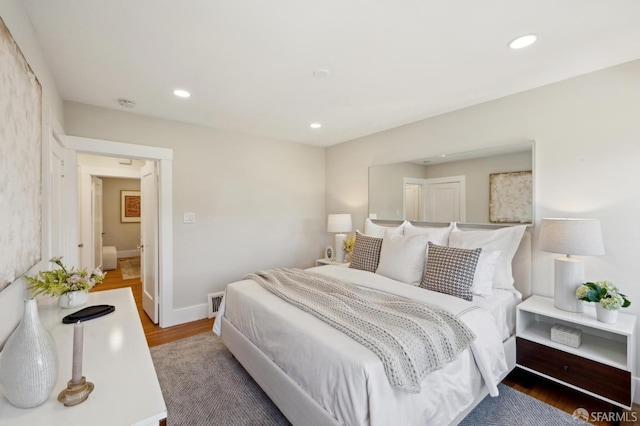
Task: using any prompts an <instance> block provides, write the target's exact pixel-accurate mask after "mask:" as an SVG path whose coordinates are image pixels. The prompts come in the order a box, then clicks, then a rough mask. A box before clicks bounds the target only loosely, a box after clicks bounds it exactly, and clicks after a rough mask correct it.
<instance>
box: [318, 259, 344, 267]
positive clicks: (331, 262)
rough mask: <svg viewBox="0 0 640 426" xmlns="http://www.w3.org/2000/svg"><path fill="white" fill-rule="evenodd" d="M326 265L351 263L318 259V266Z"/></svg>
mask: <svg viewBox="0 0 640 426" xmlns="http://www.w3.org/2000/svg"><path fill="white" fill-rule="evenodd" d="M325 265H337V266H349V263H345V262H336V261H333V260H329V259H316V266H325Z"/></svg>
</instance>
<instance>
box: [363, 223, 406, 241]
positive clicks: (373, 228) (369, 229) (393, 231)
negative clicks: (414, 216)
mask: <svg viewBox="0 0 640 426" xmlns="http://www.w3.org/2000/svg"><path fill="white" fill-rule="evenodd" d="M405 223H408V222H407V221H404V222H402V223H401V224H400V226H397V227H393V226H382V225H376V224H375V223H373V222H372V221H371V219H369V218H367V219H366V220H365V221H364V235H368V236H370V237H376V238H382V237H384V236H385V234H387V233H388V234H389V235H403V229H404V225H405Z"/></svg>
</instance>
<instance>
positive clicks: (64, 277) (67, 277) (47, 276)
mask: <svg viewBox="0 0 640 426" xmlns="http://www.w3.org/2000/svg"><path fill="white" fill-rule="evenodd" d="M49 262H52V263H55V264H56V265H58V266H59V267H60V269H54V270H53V271H40V272H38V274H37V275H36V276H33V277H29V276H25V278H26V279H27V282H28V283H29V285H28V286H27V288H28V289H29V290H31V292H32V294H33V296H34V297H35V296H38V295H40V294H47V295H51V296H62V295H63V294H65V293H69V292H70V291H77V290H89V289H90V288H92V287H93V286H95V285H96V284H99V283H101V282H102V280H103V279H104V277H105V275H107V274H106V272H102V271H101V270H100V269H94V270H93V272H91V273H90V274H89V273H88V272H87V270H86V268H85V269H83V270H82V271H80V270H78V269H76V268H71V269H67V268H65V266H64V265H63V264H62V257H54V258H52V259H50V260H49Z"/></svg>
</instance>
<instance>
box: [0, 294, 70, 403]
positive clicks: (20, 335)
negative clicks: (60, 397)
mask: <svg viewBox="0 0 640 426" xmlns="http://www.w3.org/2000/svg"><path fill="white" fill-rule="evenodd" d="M57 375H58V354H57V352H56V343H55V341H54V340H53V337H52V336H51V334H50V333H49V330H47V329H46V328H45V327H44V326H43V325H42V323H41V322H40V317H39V315H38V305H37V303H36V300H35V299H27V300H26V301H25V303H24V315H23V317H22V321H21V322H20V324H19V325H18V327H17V328H16V329H15V331H14V332H13V333H12V334H11V336H9V339H8V340H7V343H6V344H5V345H4V349H3V350H2V356H1V357H0V383H1V384H2V388H3V389H4V395H5V397H6V398H7V399H8V400H9V402H10V403H11V404H13V405H15V406H16V407H19V408H32V407H37V406H38V405H40V404H42V403H43V402H45V401H46V400H47V399H49V395H51V392H52V391H53V387H54V386H55V384H56V378H57Z"/></svg>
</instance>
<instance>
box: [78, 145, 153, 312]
mask: <svg viewBox="0 0 640 426" xmlns="http://www.w3.org/2000/svg"><path fill="white" fill-rule="evenodd" d="M77 157H78V161H77V163H78V170H79V173H80V180H79V181H80V185H79V190H80V205H81V206H82V208H81V214H80V224H81V226H80V228H81V229H80V245H81V246H82V249H81V252H82V253H81V254H82V255H81V267H82V268H87V269H89V270H92V269H94V268H100V269H102V270H103V271H107V272H108V271H110V270H111V271H116V272H112V273H116V274H118V273H121V274H122V275H123V276H122V278H123V279H125V280H129V279H141V281H142V287H143V291H142V294H143V296H144V297H143V299H142V301H143V307H144V311H145V312H146V314H147V315H148V316H149V318H150V319H151V321H153V323H154V324H157V323H158V310H159V309H158V303H157V300H158V296H157V295H158V291H157V284H158V283H157V279H158V273H157V268H158V248H157V223H158V220H157V218H158V203H157V196H156V194H157V180H156V175H155V170H156V162H155V161H145V160H133V159H124V158H114V157H106V156H97V155H90V154H78V156H77ZM143 183H144V185H143ZM141 206H142V207H144V208H143V209H141ZM145 248H146V250H145ZM103 249H104V254H103ZM141 270H142V271H143V272H144V273H142V274H141V273H140V271H141ZM125 275H126V276H125Z"/></svg>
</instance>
